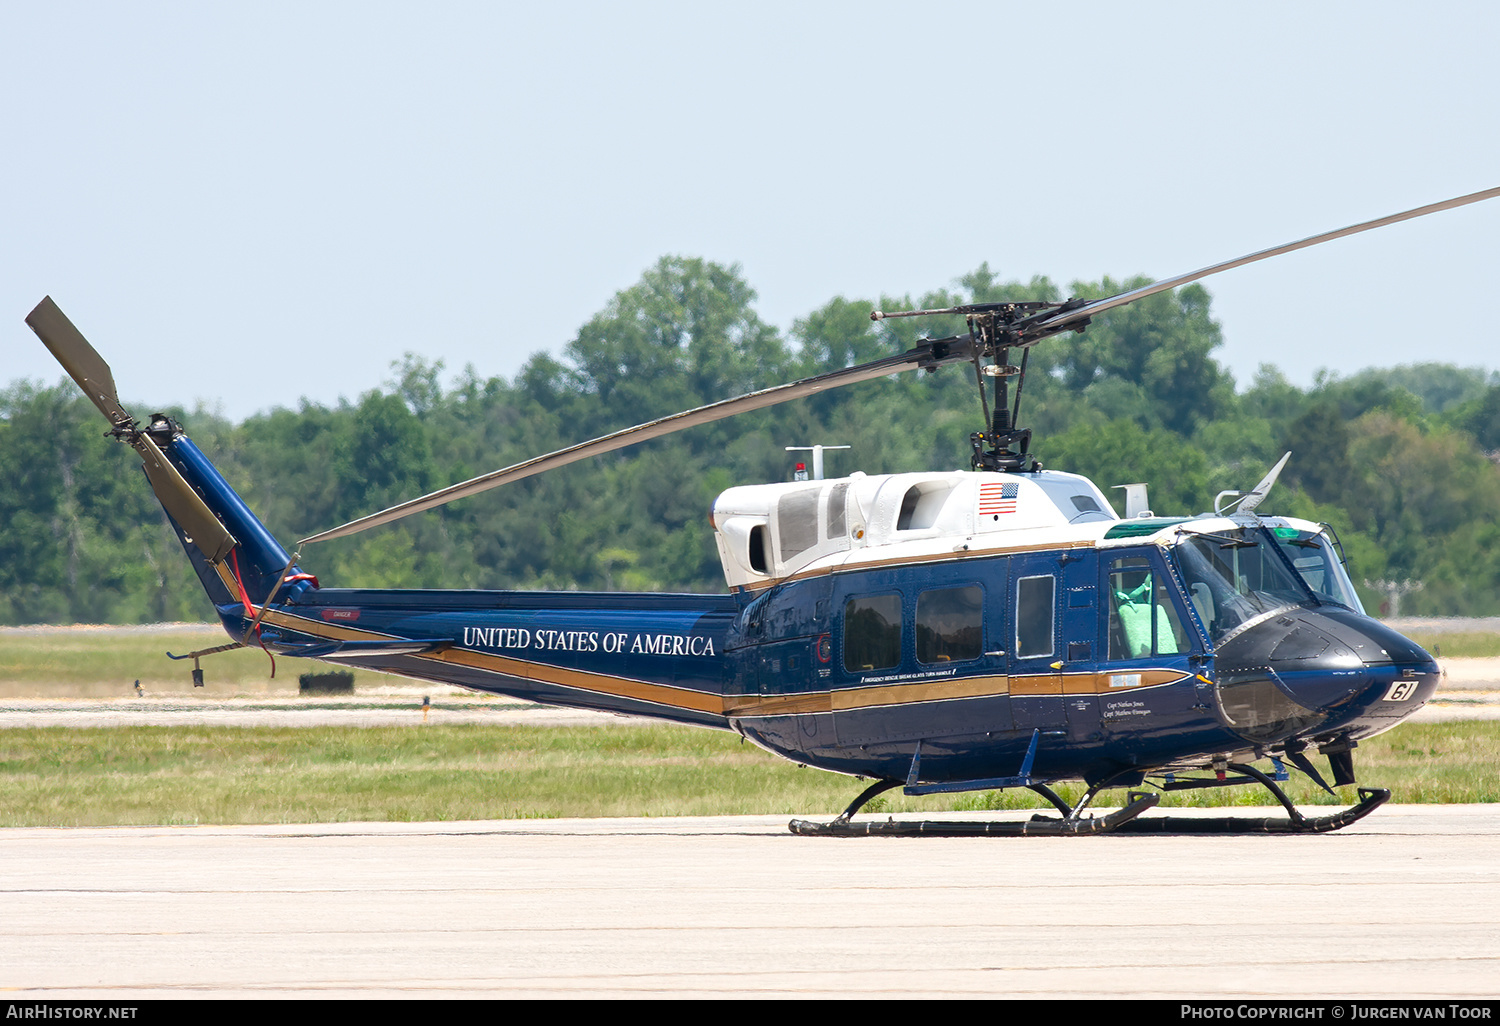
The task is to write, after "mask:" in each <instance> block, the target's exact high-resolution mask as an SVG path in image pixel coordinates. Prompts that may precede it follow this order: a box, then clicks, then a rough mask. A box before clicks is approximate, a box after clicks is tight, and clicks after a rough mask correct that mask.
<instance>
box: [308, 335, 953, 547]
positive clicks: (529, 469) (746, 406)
mask: <svg viewBox="0 0 1500 1026" xmlns="http://www.w3.org/2000/svg"><path fill="white" fill-rule="evenodd" d="M956 341H957V340H950V339H945V340H940V342H929V343H926V344H924V345H921V346H918V347H916V348H915V349H911V350H908V351H907V352H905V353H901V354H900V355H898V356H888V357H886V358H885V359H883V360H874V361H872V362H870V363H862V364H859V365H857V366H854V367H845V368H844V369H843V370H836V371H830V372H828V373H827V374H819V375H816V376H814V377H811V378H802V379H801V380H799V381H792V382H789V383H787V384H784V385H776V386H774V387H772V388H765V389H762V390H760V391H759V392H750V393H748V394H746V395H741V396H735V397H734V398H733V399H723V400H720V401H719V402H716V403H709V404H708V405H707V406H699V407H697V408H696V409H692V410H685V411H684V412H682V413H674V414H672V415H671V416H670V417H662V418H660V419H659V420H653V421H648V422H647V423H645V424H637V425H636V426H635V427H628V428H625V429H624V430H621V431H616V432H614V433H613V434H608V435H604V436H602V437H600V438H595V439H592V440H590V441H587V442H580V443H579V444H577V445H573V446H569V447H568V448H566V449H559V450H557V451H556V452H551V453H548V454H547V455H545V456H536V457H533V458H532V459H529V460H526V461H525V462H524V463H517V464H514V465H512V466H509V467H505V468H503V469H501V470H495V471H491V472H490V473H488V474H483V475H481V476H479V477H475V478H470V479H469V480H467V481H463V482H460V483H459V484H456V485H449V486H448V487H447V488H441V489H439V490H437V491H435V492H432V493H430V494H428V495H424V496H422V497H421V498H419V499H412V500H411V501H409V502H403V503H401V504H400V505H399V506H392V507H390V508H389V509H384V510H381V511H380V512H379V513H372V514H370V515H369V516H367V517H361V518H360V519H359V520H351V521H350V522H349V523H347V524H344V525H342V526H340V527H335V528H333V529H332V530H329V531H324V532H322V533H321V534H314V535H310V536H309V537H306V538H303V539H302V540H301V541H300V542H298V543H297V544H298V545H307V544H310V543H312V542H319V541H328V540H329V539H331V538H343V537H345V536H347V535H351V534H358V533H359V532H360V531H368V530H369V529H370V528H372V527H379V526H380V525H382V524H389V523H391V522H392V521H395V520H400V519H401V518H402V517H408V516H411V515H412V514H413V513H421V512H422V511H423V510H429V509H435V508H436V507H438V506H441V505H443V504H445V503H449V502H453V501H454V500H455V499H463V498H467V497H468V496H470V495H478V494H479V493H480V492H486V491H489V490H490V489H491V488H496V487H499V486H500V485H503V484H508V483H510V482H512V481H519V480H521V479H522V478H526V477H530V476H532V475H533V474H540V473H541V472H542V471H544V470H553V469H555V468H557V467H565V466H567V465H568V464H569V463H577V462H578V461H579V460H583V459H588V458H589V457H590V456H599V455H602V454H604V453H607V452H613V451H614V450H616V449H623V448H625V447H626V446H627V445H634V444H636V443H637V442H644V441H647V440H649V439H652V438H660V437H661V436H663V435H669V434H672V433H673V432H676V431H682V430H684V429H686V428H690V427H697V426H698V425H700V424H709V423H712V422H713V421H716V420H723V419H724V418H725V417H733V416H735V415H736V414H739V413H749V412H750V411H752V410H761V409H765V408H766V407H767V406H775V405H777V404H778V403H784V402H788V401H790V400H792V399H801V398H803V397H805V396H809V395H816V394H818V393H819V392H826V391H828V390H829V389H831V388H839V387H840V386H843V385H852V384H855V383H856V382H860V381H870V380H872V379H874V378H881V377H885V376H886V375H889V374H895V373H897V372H899V371H903V370H909V369H911V368H913V367H938V366H941V365H943V364H946V363H955V362H959V361H967V360H969V359H971V358H972V354H971V353H970V352H969V350H968V348H967V345H966V343H967V339H965V340H963V344H960V345H956V346H954V347H953V348H952V349H951V350H950V349H948V348H946V347H944V346H943V343H950V342H956Z"/></svg>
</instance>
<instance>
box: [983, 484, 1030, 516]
mask: <svg viewBox="0 0 1500 1026" xmlns="http://www.w3.org/2000/svg"><path fill="white" fill-rule="evenodd" d="M1020 490H1021V486H1020V485H1018V484H1016V483H1015V482H1014V481H987V482H985V483H984V484H981V485H980V486H979V515H980V516H982V517H987V516H992V515H997V514H1000V513H1014V512H1015V511H1016V494H1017V493H1018V492H1019V491H1020Z"/></svg>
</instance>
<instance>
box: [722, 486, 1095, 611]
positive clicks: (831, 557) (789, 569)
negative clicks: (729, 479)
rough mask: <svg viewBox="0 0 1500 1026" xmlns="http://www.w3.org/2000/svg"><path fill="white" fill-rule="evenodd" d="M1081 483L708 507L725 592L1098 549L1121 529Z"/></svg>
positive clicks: (839, 492)
mask: <svg viewBox="0 0 1500 1026" xmlns="http://www.w3.org/2000/svg"><path fill="white" fill-rule="evenodd" d="M1119 519H1120V518H1119V517H1118V516H1116V515H1115V512H1114V510H1113V509H1111V507H1110V504H1109V500H1108V499H1106V498H1105V497H1104V494H1103V493H1102V492H1101V491H1100V490H1099V489H1098V487H1096V486H1095V485H1094V483H1093V482H1092V481H1090V480H1089V479H1088V478H1086V477H1080V476H1079V475H1077V474H1064V473H1061V472H1058V471H1055V470H1043V471H1038V472H1036V473H1032V474H1000V473H989V472H971V471H963V470H958V471H950V472H947V473H931V472H928V473H915V474H881V475H875V476H866V475H864V474H857V473H856V474H853V475H850V476H849V477H842V478H834V479H830V480H826V481H794V482H788V483H781V484H762V485H745V486H742V487H739V488H731V489H729V490H728V491H726V492H724V493H722V494H721V495H720V496H719V497H718V499H717V500H716V501H715V502H714V508H713V525H714V537H715V540H716V541H717V542H718V546H719V558H720V560H721V561H722V563H723V566H724V579H725V581H726V582H727V583H728V584H729V586H730V588H744V587H750V588H755V587H763V586H765V585H768V584H773V583H775V582H776V581H780V580H784V579H785V578H787V577H791V576H793V575H795V574H801V573H806V572H810V571H817V570H830V569H833V568H835V567H844V566H855V565H862V564H878V563H882V562H886V561H889V560H893V559H903V560H904V559H911V558H921V557H924V556H925V557H934V556H943V555H951V554H952V553H954V552H968V551H974V552H978V551H986V550H1000V549H1008V548H1015V547H1023V546H1029V545H1041V544H1054V543H1062V544H1066V543H1068V542H1070V541H1072V542H1075V543H1080V542H1081V543H1089V542H1097V540H1098V539H1100V538H1102V537H1103V535H1104V532H1105V531H1107V530H1109V528H1110V527H1111V526H1113V525H1114V524H1117V523H1118V522H1119Z"/></svg>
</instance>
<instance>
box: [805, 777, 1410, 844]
mask: <svg viewBox="0 0 1500 1026" xmlns="http://www.w3.org/2000/svg"><path fill="white" fill-rule="evenodd" d="M1229 768H1230V769H1232V770H1234V771H1235V772H1236V773H1240V774H1243V776H1241V777H1238V778H1236V779H1234V780H1226V781H1223V782H1220V781H1194V782H1192V783H1187V782H1183V783H1182V784H1180V785H1178V786H1179V787H1201V786H1210V787H1212V786H1229V785H1232V784H1237V783H1251V782H1254V783H1258V784H1261V785H1263V786H1264V787H1266V788H1267V789H1268V790H1269V791H1270V792H1271V793H1272V794H1273V795H1275V796H1276V800H1277V801H1279V802H1280V803H1281V805H1282V808H1284V809H1286V811H1287V817H1286V818H1285V819H1281V818H1278V817H1272V818H1265V819H1246V818H1238V817H1234V816H1215V817H1189V816H1161V817H1151V818H1145V819H1143V818H1139V817H1140V815H1141V813H1143V812H1145V811H1146V810H1147V809H1150V808H1153V807H1155V805H1156V804H1157V802H1158V801H1160V795H1158V794H1156V793H1155V792H1141V791H1131V792H1129V800H1128V801H1127V802H1126V804H1125V806H1124V807H1123V808H1120V809H1116V810H1115V811H1114V812H1111V813H1109V814H1108V815H1105V816H1097V817H1096V816H1092V815H1090V816H1084V815H1083V811H1084V809H1086V808H1087V807H1088V805H1089V803H1090V802H1092V801H1093V799H1094V796H1095V795H1096V794H1098V793H1099V791H1100V790H1101V789H1102V788H1103V787H1104V786H1106V785H1107V784H1108V781H1105V782H1104V783H1103V784H1099V785H1096V786H1094V787H1092V788H1090V789H1089V791H1088V793H1087V794H1085V795H1084V796H1083V799H1082V800H1081V801H1080V802H1079V803H1078V804H1077V805H1076V806H1073V807H1071V808H1070V807H1069V806H1068V803H1067V802H1065V801H1064V800H1063V799H1062V798H1061V797H1059V796H1058V795H1057V793H1056V792H1054V791H1053V790H1052V789H1051V788H1049V787H1047V786H1046V785H1045V784H1029V785H1027V787H1028V788H1029V789H1030V790H1032V791H1035V792H1036V793H1037V794H1039V795H1041V796H1042V797H1043V798H1045V799H1047V801H1048V802H1050V803H1051V804H1052V805H1053V807H1054V808H1056V809H1057V810H1058V811H1059V812H1061V813H1063V816H1062V818H1061V819H1058V818H1055V817H1052V816H1045V815H1042V814H1041V813H1038V814H1036V815H1034V816H1032V817H1031V818H1030V819H1028V820H1020V821H1016V820H1009V821H1006V820H986V821H966V820H902V821H898V820H896V819H894V818H890V819H887V820H886V821H885V822H883V823H882V822H879V821H876V820H867V821H863V822H859V823H855V822H853V818H854V814H855V813H856V812H858V811H859V810H860V809H861V808H863V807H864V805H865V804H866V803H867V802H869V801H870V800H871V799H872V798H874V797H875V796H876V795H879V794H882V793H884V792H886V791H889V790H890V789H891V788H893V787H900V786H901V785H902V783H903V782H902V781H900V780H880V781H876V782H875V783H874V784H871V785H870V786H869V787H867V788H865V789H864V791H862V792H860V795H859V797H858V798H855V799H854V801H852V802H851V803H849V807H848V808H847V809H845V810H844V811H843V812H842V813H841V814H840V815H839V816H838V818H837V819H834V820H833V821H832V822H829V823H814V822H812V821H810V820H805V819H794V820H792V821H791V823H790V824H788V826H789V828H790V829H791V832H792V833H794V834H799V835H801V836H803V837H868V836H874V835H880V836H885V837H1032V836H1040V837H1071V836H1077V835H1082V834H1109V833H1122V834H1322V833H1327V832H1329V831H1330V830H1339V829H1341V828H1343V827H1346V826H1348V825H1349V824H1350V823H1354V822H1356V821H1358V820H1361V819H1363V818H1364V817H1366V816H1368V815H1369V814H1370V813H1372V812H1374V811H1375V810H1376V809H1378V808H1380V806H1382V805H1384V804H1385V803H1386V802H1388V801H1389V800H1390V797H1391V792H1389V791H1387V790H1385V789H1384V788H1365V787H1362V788H1360V789H1359V803H1358V804H1356V805H1352V806H1350V807H1349V808H1347V809H1344V810H1342V811H1340V812H1336V813H1333V814H1331V815H1328V816H1315V817H1308V816H1304V815H1302V813H1300V812H1298V811H1297V808H1296V806H1294V805H1293V804H1292V800H1291V799H1290V798H1288V797H1287V796H1286V792H1285V791H1283V790H1282V789H1281V788H1280V787H1278V786H1276V782H1275V781H1274V780H1272V779H1271V778H1270V777H1268V776H1266V775H1265V774H1264V773H1262V772H1260V771H1259V770H1257V769H1255V768H1254V767H1253V766H1245V765H1242V764H1239V763H1235V764H1231V765H1230V767H1229ZM1169 789H1177V788H1174V787H1173V786H1172V785H1169Z"/></svg>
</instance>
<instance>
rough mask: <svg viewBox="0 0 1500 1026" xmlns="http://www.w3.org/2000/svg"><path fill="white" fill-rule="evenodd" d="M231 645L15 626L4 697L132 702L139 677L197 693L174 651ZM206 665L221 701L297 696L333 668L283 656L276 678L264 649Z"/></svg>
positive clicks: (2, 668)
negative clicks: (311, 675)
mask: <svg viewBox="0 0 1500 1026" xmlns="http://www.w3.org/2000/svg"><path fill="white" fill-rule="evenodd" d="M229 641H230V638H229V636H228V635H227V634H225V633H224V631H222V630H220V629H219V628H218V627H213V626H205V627H195V626H191V625H182V626H180V627H179V626H177V625H172V627H171V628H170V629H166V630H131V629H128V628H118V627H98V628H89V627H69V628H37V629H33V630H28V631H20V630H12V629H7V630H5V631H0V698H18V697H35V698H124V697H127V696H129V695H133V694H134V693H135V682H136V681H137V680H139V681H140V682H141V686H142V687H143V688H145V689H146V690H147V691H148V692H150V693H152V694H156V695H159V694H166V693H172V692H182V693H191V692H192V691H193V690H194V689H193V682H192V668H193V664H192V661H191V660H182V661H180V662H179V661H173V660H171V659H168V658H167V653H168V652H172V653H173V654H175V655H182V654H184V653H187V652H193V651H197V650H200V649H205V648H212V647H214V646H217V645H224V644H228V643H229ZM201 665H202V667H203V671H204V676H205V677H206V679H207V681H208V688H209V690H210V691H211V693H212V694H213V695H214V697H216V698H234V697H240V696H264V695H277V694H293V693H295V692H296V691H297V676H298V674H301V673H307V672H319V671H323V670H327V669H328V666H327V664H324V663H315V662H313V661H312V660H308V659H288V658H282V659H278V660H277V662H276V678H275V679H274V680H273V679H272V678H271V660H270V659H269V658H268V657H267V656H266V653H264V652H262V651H261V650H260V649H259V648H243V649H236V650H234V651H232V652H221V653H219V654H217V655H211V656H206V657H204V658H203V659H202V660H201ZM353 673H354V685H355V687H356V688H358V687H360V686H362V685H363V686H370V685H374V684H391V683H400V682H402V681H403V680H404V678H400V677H390V676H388V675H386V674H383V673H375V672H373V671H370V670H353ZM198 693H199V694H202V693H203V691H202V690H200V691H199V692H198Z"/></svg>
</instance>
